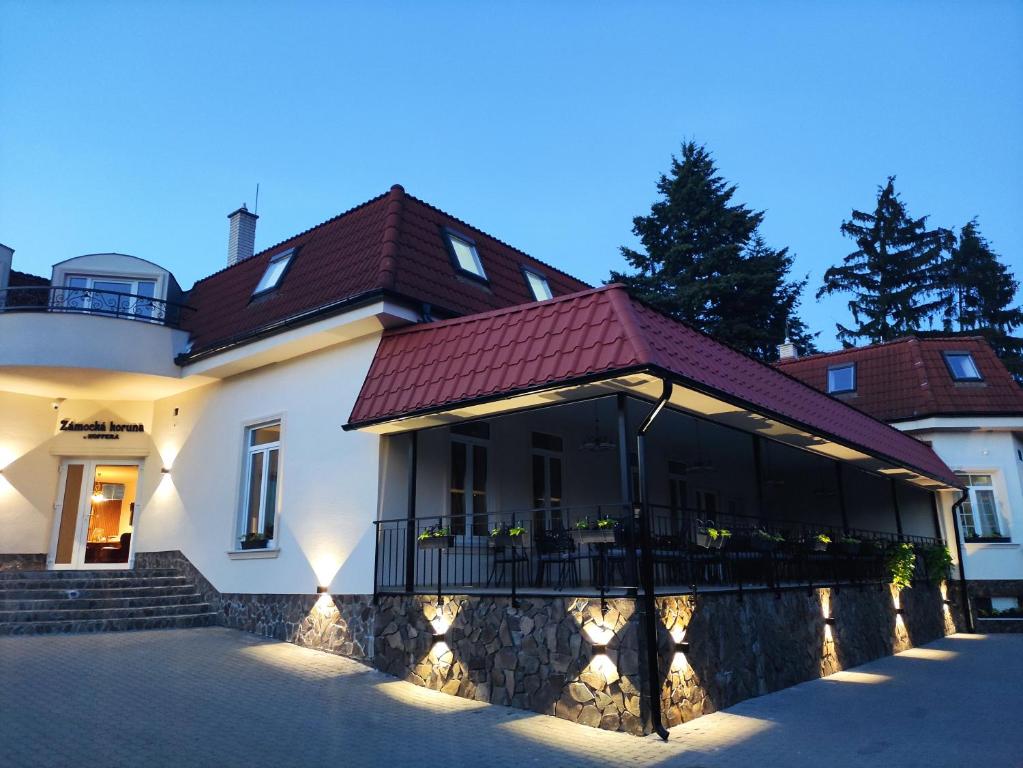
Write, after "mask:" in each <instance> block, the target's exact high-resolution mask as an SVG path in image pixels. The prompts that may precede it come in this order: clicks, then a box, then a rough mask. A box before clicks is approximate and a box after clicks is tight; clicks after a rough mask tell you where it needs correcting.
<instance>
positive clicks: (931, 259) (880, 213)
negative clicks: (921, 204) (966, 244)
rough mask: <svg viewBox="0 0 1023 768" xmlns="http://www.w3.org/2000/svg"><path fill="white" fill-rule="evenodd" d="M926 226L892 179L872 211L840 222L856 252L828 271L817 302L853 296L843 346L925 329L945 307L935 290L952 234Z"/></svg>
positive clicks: (843, 328) (840, 328)
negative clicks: (850, 325) (852, 325)
mask: <svg viewBox="0 0 1023 768" xmlns="http://www.w3.org/2000/svg"><path fill="white" fill-rule="evenodd" d="M926 225H927V217H926V216H923V217H921V218H919V219H912V218H910V217H909V214H908V213H907V212H906V206H905V205H904V204H903V202H902V201H901V200H900V199H899V196H898V194H897V193H896V192H895V177H894V176H890V177H888V184H887V185H886V186H885V187H883V188H879V190H878V196H877V206H876V208H875V209H874V212H873V213H865V212H863V211H857V210H853V212H852V218H851V220H849V221H844V222H842V234H844V235H845V236H846V237H850V238H852V239H853V240H854V241H855V242H856V246H857V249H856V250H855V251H853V252H852V253H850V254H849V255H848V256H846V257H845V259H843V261H842V265H841V266H837V267H831V268H829V269H828V271H827V272H825V273H824V284H823V285H822V286H821V288H820V290H819V291H817V298H818V299H819V298H820V297H821V296H824V295H825V294H832V293H852V294H853V299H852V300H851V301H850V302H849V305H848V306H849V310H850V311H851V312H852V316H853V321H854V322H855V323H856V324H857V327H855V328H847V327H846V326H844V325H842V324H838V326H837V327H838V338H839V340H841V341H842V342H843V343H845V344H851V343H853V342H854V341H856V340H859V339H866V340H867V341H869V342H871V343H876V342H879V341H888V340H890V339H894V338H896V337H898V336H902V335H904V334H906V333H910V332H912V331H914V330H916V329H918V328H919V327H921V325H922V324H923V322H924V321H925V320H927V319H928V318H929V317H930V316H931V315H933V314H934V313H935V311H937V310H939V309H940V308H941V307H942V306H943V304H944V299H943V298H942V297H941V296H938V295H936V294H935V290H936V288H937V285H938V279H939V275H940V270H941V267H942V258H943V254H944V253H945V252H946V251H948V250H949V249H950V248H951V246H952V243H953V241H954V236H953V235H952V233H951V232H950V231H948V230H947V229H940V228H939V229H931V230H928V229H927V228H926Z"/></svg>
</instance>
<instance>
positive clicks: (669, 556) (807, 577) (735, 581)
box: [375, 503, 942, 595]
mask: <svg viewBox="0 0 1023 768" xmlns="http://www.w3.org/2000/svg"><path fill="white" fill-rule="evenodd" d="M648 509H649V520H650V538H649V543H648V547H647V550H646V551H647V552H648V553H649V557H650V559H651V562H652V565H653V572H654V586H655V589H656V590H657V591H658V592H661V593H665V594H667V593H670V592H681V591H686V590H689V589H692V588H693V587H694V586H695V587H706V586H716V587H731V588H735V587H737V588H740V589H741V588H743V587H746V586H757V585H764V586H768V587H775V588H779V587H781V586H783V585H790V584H809V585H812V584H822V583H846V582H860V583H866V582H876V583H878V584H882V583H884V582H885V581H886V580H887V577H888V573H887V567H886V564H885V561H886V556H887V553H888V551H889V549H890V547H891V545H893V544H895V543H899V542H906V543H910V544H913V545H914V546H915V547H916V548H917V549H918V550H920V551H922V550H923V549H924V548H926V547H929V546H941V545H942V542H941V541H940V540H938V539H934V538H930V537H926V536H912V535H902V536H900V535H899V534H897V533H893V532H890V531H868V530H863V529H845V528H842V527H841V526H834V525H827V524H819V523H812V522H805V521H787V520H769V521H765V520H762V519H760V518H756V517H752V516H745V515H735V514H724V513H723V514H717V515H715V516H714V519H713V520H711V519H707V516H706V514H705V513H700V512H698V511H696V510H678V509H671V508H668V507H663V506H657V505H651V506H650V507H649V508H648ZM641 519H642V518H641V517H640V516H639V515H637V514H636V513H635V512H634V510H633V508H632V507H630V506H626V505H623V504H617V503H612V504H602V505H586V506H574V507H554V508H542V509H522V510H514V511H504V512H488V513H487V514H485V515H477V516H472V515H455V516H451V515H433V516H422V517H417V518H416V519H415V520H409V519H407V518H394V519H388V520H380V521H377V523H376V568H375V590H376V591H377V592H409V593H444V592H447V593H450V592H456V591H482V592H494V593H511V594H513V595H514V594H516V593H518V592H522V591H544V592H546V591H556V592H562V591H570V592H574V591H578V592H579V593H580V594H587V593H591V592H599V593H600V594H602V595H603V594H612V595H614V594H629V593H633V592H635V591H636V585H637V584H639V577H638V574H639V573H640V570H639V566H640V563H641V558H642V557H643V547H642V540H641V536H640V533H641V529H640V527H639V526H640V521H641ZM723 531H727V535H726V534H724V533H722V532H723ZM712 532H717V534H718V535H717V537H716V538H715V537H714V535H713V533H712ZM821 537H826V538H827V539H830V542H825V541H824V540H823V539H822V538H821ZM916 560H917V563H916V578H918V579H925V578H926V570H925V567H924V563H923V559H922V557H921V556H920V555H919V554H918V555H917V558H916Z"/></svg>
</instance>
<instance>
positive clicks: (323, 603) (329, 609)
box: [314, 588, 337, 616]
mask: <svg viewBox="0 0 1023 768" xmlns="http://www.w3.org/2000/svg"><path fill="white" fill-rule="evenodd" d="M317 591H319V588H317ZM319 594H320V596H319V597H318V598H317V599H316V604H315V606H314V607H315V609H316V610H317V611H318V612H319V614H320V615H321V616H329V615H330V614H332V613H335V612H337V607H336V606H335V605H334V600H333V599H332V598H331V596H330V595H329V594H328V593H326V592H320V593H319Z"/></svg>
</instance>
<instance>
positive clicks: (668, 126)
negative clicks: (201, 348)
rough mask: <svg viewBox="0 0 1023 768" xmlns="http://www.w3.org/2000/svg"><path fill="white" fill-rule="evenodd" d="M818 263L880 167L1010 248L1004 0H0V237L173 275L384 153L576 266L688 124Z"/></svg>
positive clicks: (495, 225)
mask: <svg viewBox="0 0 1023 768" xmlns="http://www.w3.org/2000/svg"><path fill="white" fill-rule="evenodd" d="M690 137H691V138H695V139H696V140H697V141H700V142H703V143H705V144H707V145H708V147H709V148H710V149H711V150H712V151H713V153H714V155H715V157H716V159H717V161H718V164H719V167H720V169H721V171H722V173H723V175H724V176H725V177H726V178H728V179H729V180H730V181H732V182H734V183H737V184H738V185H739V191H738V194H737V199H738V200H741V201H743V202H745V203H747V204H748V205H750V206H752V207H754V208H759V209H764V210H766V212H767V215H766V222H765V225H764V233H765V235H766V237H767V239H768V241H769V242H770V243H771V244H772V245H774V246H776V247H780V246H785V245H787V246H789V247H790V248H791V249H792V251H793V252H794V253H795V254H796V271H797V272H798V273H800V274H803V273H809V275H810V290H809V291H808V292H807V295H806V298H805V301H804V311H803V315H804V317H805V318H806V319H807V321H808V322H809V323H810V324H811V326H812V327H813V328H815V329H817V330H820V331H823V333H822V335H821V343H822V345H823V346H824V347H825V348H831V347H834V346H836V343H835V340H834V323H835V321H845V320H846V318H847V313H846V311H845V299H843V298H840V297H837V298H834V299H826V300H824V301H822V302H816V301H815V300H814V299H813V295H812V294H813V291H815V290H816V287H817V285H818V284H819V282H820V277H821V275H822V273H823V271H824V270H825V269H826V268H827V267H828V266H829V265H830V264H832V263H835V262H837V261H838V260H840V259H841V257H842V256H844V255H845V254H846V253H848V252H849V251H850V250H851V244H850V243H849V241H846V240H845V239H843V238H842V237H841V235H840V234H839V231H838V229H839V225H840V224H841V221H842V219H843V218H845V217H847V216H848V215H849V212H850V210H851V208H852V207H853V206H856V207H860V208H864V207H866V208H869V207H871V206H872V203H873V200H874V196H875V194H876V188H877V186H878V185H879V184H881V183H883V182H884V180H885V178H886V177H887V176H888V175H889V174H896V175H897V176H898V181H897V188H898V189H899V190H900V191H901V192H902V195H903V198H904V199H905V200H906V202H907V203H908V204H909V207H910V212H911V213H912V214H915V215H922V214H929V215H930V216H931V220H932V223H934V224H939V225H943V226H956V227H957V226H959V225H961V224H962V223H964V222H966V221H967V220H968V219H969V218H971V217H973V216H975V215H976V216H979V217H980V225H981V229H982V231H983V233H984V234H985V235H986V236H987V237H988V238H989V239H990V240H991V241H992V242H993V243H994V245H995V248H996V249H997V250H998V251H999V252H1000V253H1001V254H1002V256H1003V257H1004V258H1005V260H1006V261H1008V263H1009V264H1010V266H1011V267H1012V268H1013V269H1014V271H1016V273H1017V275H1018V276H1019V277H1023V215H1021V212H1023V141H1021V140H1020V139H1021V137H1023V3H1020V2H971V3H966V2H962V3H940V2H900V3H889V2H883V3H881V2H879V3H869V2H861V3H854V2H848V3H838V2H835V3H811V2H805V3H784V2H771V3H767V2H764V3H755V4H754V3H749V4H744V3H729V4H725V3H706V4H683V3H637V4H633V3H629V4H624V3H623V4H618V5H612V4H599V3H598V4H593V3H568V2H561V3H539V2H537V3H525V2H503V3H490V4H483V3H440V2H438V3H422V2H407V3H382V2H373V3H363V4H359V5H342V4H339V3H330V4H315V3H259V2H246V3H229V2H216V3H202V2H177V3H174V2H169V1H167V2H162V3H113V2H102V3H90V2H74V3H71V2H67V3H58V2H31V3H12V2H8V0H0V242H3V243H5V244H7V245H10V246H11V247H13V248H15V249H16V253H15V267H16V268H20V269H22V270H26V271H33V272H36V273H43V274H48V272H49V266H50V265H51V264H52V263H53V262H56V261H59V260H61V259H64V258H68V257H70V256H74V255H78V254H81V253H90V252H97V251H120V252H125V253H131V254H134V255H137V256H141V257H143V258H147V259H151V260H153V261H156V262H158V263H160V264H163V265H164V266H167V267H168V268H170V269H171V270H172V271H173V272H174V273H175V274H176V275H177V277H178V279H179V281H180V282H181V283H182V285H183V286H185V287H187V286H189V285H191V284H192V282H193V281H194V280H196V279H197V278H199V277H202V276H203V275H205V274H208V273H209V272H212V271H214V270H216V269H219V268H220V267H221V266H223V264H224V260H225V251H226V240H227V219H226V215H227V214H228V213H229V212H230V211H232V210H233V209H234V208H236V207H238V205H240V204H241V203H242V202H248V203H249V205H250V207H251V206H252V205H253V202H254V200H253V198H254V189H255V185H256V183H257V182H259V183H260V184H261V188H260V189H261V191H260V201H259V213H260V221H259V229H258V232H257V243H256V245H257V248H262V247H266V246H268V245H271V244H273V243H275V242H277V241H279V240H282V239H284V238H285V237H287V236H289V235H291V234H293V233H295V232H297V231H300V230H303V229H306V228H308V227H310V226H312V225H314V224H316V223H318V222H320V221H323V220H324V219H327V218H329V217H330V216H332V215H334V214H336V213H338V212H340V211H342V210H344V209H346V208H349V207H351V206H353V205H356V204H358V203H360V202H362V201H364V200H366V199H368V198H370V197H372V196H374V195H376V194H379V193H380V192H383V191H385V190H386V189H387V188H388V186H390V185H391V184H392V183H394V182H400V183H402V184H403V185H405V187H406V189H407V190H408V191H409V192H411V193H412V194H414V195H416V196H418V197H421V198H424V199H426V200H427V201H429V202H431V203H433V204H435V205H437V206H439V207H441V208H444V209H445V210H448V211H449V212H451V213H453V214H455V215H457V216H459V217H461V218H463V219H466V220H468V221H470V222H471V223H473V224H474V225H476V226H478V227H480V228H482V229H485V230H487V231H489V232H491V233H493V234H494V235H496V236H498V237H500V238H502V239H504V240H506V241H508V242H510V243H512V244H514V245H516V246H518V247H520V248H522V249H523V250H526V251H528V252H529V253H531V254H533V255H535V256H536V257H538V258H541V259H543V260H545V261H548V262H550V263H553V264H555V265H557V266H559V267H562V268H563V269H565V270H566V271H569V272H572V273H574V274H576V275H578V276H579V277H581V278H583V279H585V280H588V281H590V282H593V283H598V282H600V281H602V280H603V279H605V278H606V277H607V275H608V272H609V271H610V270H611V269H613V268H621V267H622V266H623V262H622V260H621V257H620V255H619V252H618V246H620V245H622V244H624V243H631V242H632V240H633V238H632V235H631V226H632V224H631V220H632V217H633V216H635V215H637V214H641V213H645V212H646V211H647V210H648V208H649V205H650V203H651V202H653V200H654V199H655V190H654V183H655V181H656V179H657V177H658V175H659V173H661V172H662V171H663V170H665V169H666V168H667V166H668V162H669V158H670V156H671V154H672V153H673V152H675V151H677V148H678V145H679V143H680V142H681V141H682V140H683V139H685V138H690Z"/></svg>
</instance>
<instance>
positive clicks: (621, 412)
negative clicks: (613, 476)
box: [615, 392, 632, 511]
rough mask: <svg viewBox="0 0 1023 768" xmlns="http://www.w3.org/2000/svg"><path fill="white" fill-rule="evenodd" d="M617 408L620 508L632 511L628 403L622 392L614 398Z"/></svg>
mask: <svg viewBox="0 0 1023 768" xmlns="http://www.w3.org/2000/svg"><path fill="white" fill-rule="evenodd" d="M615 398H616V404H617V406H618V482H619V484H620V486H621V497H622V506H623V507H625V508H626V509H629V510H630V511H631V509H632V483H631V482H630V477H629V409H628V406H629V402H628V397H627V395H626V394H625V393H624V392H619V393H618V394H617V395H616V396H615Z"/></svg>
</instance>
